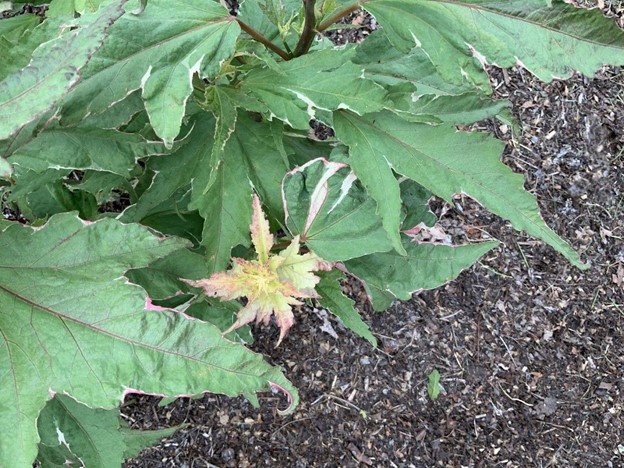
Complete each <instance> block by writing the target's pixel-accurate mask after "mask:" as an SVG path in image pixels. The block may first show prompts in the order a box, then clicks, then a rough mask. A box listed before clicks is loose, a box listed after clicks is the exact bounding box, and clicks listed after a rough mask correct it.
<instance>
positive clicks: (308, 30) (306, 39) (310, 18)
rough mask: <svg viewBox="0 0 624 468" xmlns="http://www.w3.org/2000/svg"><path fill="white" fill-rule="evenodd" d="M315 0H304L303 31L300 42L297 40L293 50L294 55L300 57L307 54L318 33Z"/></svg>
mask: <svg viewBox="0 0 624 468" xmlns="http://www.w3.org/2000/svg"><path fill="white" fill-rule="evenodd" d="M315 2H316V0H303V7H304V12H305V19H304V23H303V31H302V32H301V37H300V38H299V42H297V46H296V47H295V51H294V52H293V57H300V56H302V55H303V54H306V53H307V52H308V50H310V46H311V45H312V41H313V40H314V36H315V35H316V32H315V31H314V27H315V26H316V16H315V15H314V3H315Z"/></svg>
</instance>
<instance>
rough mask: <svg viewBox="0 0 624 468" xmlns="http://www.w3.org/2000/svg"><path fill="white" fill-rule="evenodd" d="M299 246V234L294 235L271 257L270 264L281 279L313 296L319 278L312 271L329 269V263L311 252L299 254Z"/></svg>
mask: <svg viewBox="0 0 624 468" xmlns="http://www.w3.org/2000/svg"><path fill="white" fill-rule="evenodd" d="M299 247H300V246H299V236H295V238H294V239H293V240H292V242H291V243H290V245H289V246H288V247H287V248H286V249H284V250H282V251H281V252H280V253H279V255H277V256H274V257H273V258H272V259H271V265H272V266H273V268H274V269H275V271H276V272H277V275H278V276H279V277H280V279H281V280H282V281H287V282H289V283H290V284H292V285H293V286H294V287H295V288H297V289H299V290H301V291H303V292H305V293H306V294H309V295H310V296H314V295H315V293H314V288H315V287H316V284H317V283H318V282H319V278H318V276H316V275H315V274H314V273H312V272H313V271H318V270H329V269H331V264H330V263H328V262H324V261H323V260H321V259H320V258H319V257H317V256H316V254H314V253H312V252H308V253H306V254H303V255H301V254H300V253H299Z"/></svg>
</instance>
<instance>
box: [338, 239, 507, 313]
mask: <svg viewBox="0 0 624 468" xmlns="http://www.w3.org/2000/svg"><path fill="white" fill-rule="evenodd" d="M496 245H497V243H496V242H483V243H480V244H469V245H463V246H458V247H451V246H448V245H437V244H419V243H416V242H410V241H408V240H404V241H403V246H404V247H405V250H406V251H407V255H406V256H402V255H399V254H397V253H396V252H395V251H391V252H386V253H376V254H372V255H368V256H366V257H361V258H354V259H353V260H349V261H348V262H345V266H346V267H347V269H348V270H349V272H350V273H352V274H354V275H355V276H357V277H358V278H359V279H361V280H362V281H363V282H364V286H365V288H366V291H367V292H368V294H369V296H370V298H371V301H372V303H373V307H374V308H375V310H385V309H387V308H388V307H389V306H390V304H392V301H393V300H394V299H401V300H404V301H405V300H408V299H410V298H411V297H412V294H413V293H415V292H418V291H421V290H424V289H433V288H437V287H438V286H441V285H442V284H444V283H447V282H448V281H450V280H452V279H454V278H455V277H457V275H459V273H461V271H462V270H464V269H465V268H468V267H469V266H471V265H472V264H473V263H475V262H476V261H477V260H478V259H479V257H481V256H482V255H483V254H485V253H486V252H488V251H489V250H491V249H493V248H494V247H496Z"/></svg>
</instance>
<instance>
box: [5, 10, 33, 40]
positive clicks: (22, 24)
mask: <svg viewBox="0 0 624 468" xmlns="http://www.w3.org/2000/svg"><path fill="white" fill-rule="evenodd" d="M40 22H41V18H40V17H38V16H37V15H31V14H23V15H19V16H14V17H13V18H4V19H2V21H0V36H2V37H4V38H5V39H7V40H9V41H10V42H13V43H17V41H18V40H19V39H20V38H21V37H22V35H23V34H24V33H25V32H26V31H28V30H29V29H34V28H35V26H37V25H38V24H39V23H40Z"/></svg>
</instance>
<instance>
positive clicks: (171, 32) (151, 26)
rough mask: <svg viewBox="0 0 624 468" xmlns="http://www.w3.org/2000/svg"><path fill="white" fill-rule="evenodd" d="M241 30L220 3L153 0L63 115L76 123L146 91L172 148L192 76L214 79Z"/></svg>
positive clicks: (107, 47)
mask: <svg viewBox="0 0 624 468" xmlns="http://www.w3.org/2000/svg"><path fill="white" fill-rule="evenodd" d="M239 32H240V29H239V27H238V23H236V21H234V18H233V17H231V16H229V13H228V12H227V10H226V9H225V8H224V7H222V6H221V5H219V3H217V2H212V1H203V0H181V1H178V2H176V4H175V14H172V5H171V2H168V1H166V0H150V1H149V2H148V3H147V7H146V9H145V11H144V12H142V13H141V14H140V15H126V16H125V17H124V18H123V19H122V20H121V21H120V22H119V24H118V25H116V27H113V28H111V31H110V35H109V37H108V39H107V41H106V43H105V44H104V47H102V49H101V50H100V51H99V53H98V54H97V56H96V57H95V58H94V60H93V61H92V62H91V63H90V64H89V66H88V67H87V68H86V69H85V70H84V72H83V75H82V78H83V80H82V81H81V82H80V83H79V84H78V85H77V86H76V88H75V90H74V91H73V92H72V93H71V94H70V95H69V96H68V99H67V101H66V103H67V104H66V107H65V109H64V116H65V118H66V121H68V122H77V121H79V120H80V119H81V118H82V117H84V116H85V115H86V114H88V113H99V112H102V111H104V110H105V109H107V108H108V107H110V106H111V105H112V104H113V103H115V102H117V101H120V100H121V99H123V98H124V97H125V96H127V95H128V94H129V93H131V92H132V91H135V90H137V89H139V88H140V89H142V96H143V100H144V101H145V108H146V109H147V112H148V114H149V117H150V121H151V123H152V126H153V127H154V130H155V132H156V134H157V135H158V136H159V137H160V138H162V139H163V141H164V142H165V144H166V145H167V146H168V147H170V146H171V145H172V144H173V140H174V138H175V137H176V136H177V135H178V133H179V131H180V126H181V124H182V117H183V115H184V111H185V106H186V101H187V99H188V97H189V96H190V95H191V92H192V90H193V85H192V76H193V74H194V73H198V74H199V77H200V78H213V77H214V76H215V75H216V74H217V73H218V72H219V68H220V66H221V62H222V61H224V60H226V59H228V58H229V57H230V55H231V54H232V52H233V51H234V46H235V43H236V38H237V37H238V34H239Z"/></svg>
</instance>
